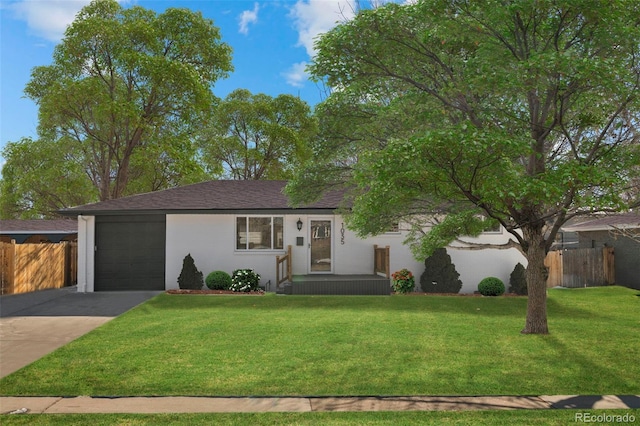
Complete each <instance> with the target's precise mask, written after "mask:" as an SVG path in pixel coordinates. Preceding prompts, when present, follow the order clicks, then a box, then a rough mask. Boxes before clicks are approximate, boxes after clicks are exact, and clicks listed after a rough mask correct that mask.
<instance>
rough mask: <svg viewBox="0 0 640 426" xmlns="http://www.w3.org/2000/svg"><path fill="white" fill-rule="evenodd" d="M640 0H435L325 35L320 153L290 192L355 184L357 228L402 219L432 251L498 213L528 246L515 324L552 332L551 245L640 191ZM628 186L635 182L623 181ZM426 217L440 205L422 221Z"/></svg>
mask: <svg viewBox="0 0 640 426" xmlns="http://www.w3.org/2000/svg"><path fill="white" fill-rule="evenodd" d="M638 17H640V3H637V2H627V1H615V2H611V1H576V0H574V1H560V0H558V1H546V0H541V1H531V0H511V1H506V0H505V1H492V0H467V1H465V0H428V1H418V2H416V3H415V4H409V5H398V4H388V5H386V6H383V7H380V8H378V9H375V10H365V11H360V13H358V15H357V16H356V17H355V18H354V19H353V20H351V21H348V22H345V23H342V24H340V25H338V26H337V27H335V28H334V29H333V30H331V31H329V32H328V33H326V34H325V35H323V36H322V37H321V38H320V39H319V40H318V41H317V44H316V48H317V51H318V54H317V56H316V57H315V59H314V63H313V64H312V65H311V72H312V74H313V75H314V76H315V77H316V78H317V79H318V80H321V81H323V82H325V83H326V84H328V85H329V86H330V87H332V88H334V92H333V94H331V95H330V96H329V98H328V99H327V100H326V101H325V102H324V104H323V105H321V106H320V107H318V109H317V111H318V114H319V116H320V122H321V129H320V132H321V137H320V138H319V139H318V141H317V143H318V146H317V147H316V148H315V149H314V152H315V153H317V154H318V155H316V156H315V157H314V158H312V160H311V161H309V162H308V164H307V166H306V167H305V168H304V169H303V170H302V171H301V172H300V173H299V174H298V175H297V176H296V179H295V180H294V181H293V182H291V183H290V185H289V188H288V191H289V193H290V195H291V196H292V197H293V198H294V201H296V202H298V203H299V202H302V201H308V200H309V199H310V198H313V197H314V196H317V195H318V193H319V192H321V191H322V190H323V189H324V188H327V187H329V186H334V185H337V184H342V185H348V186H349V187H351V188H355V190H354V191H353V197H354V199H353V208H352V214H351V215H350V217H349V218H348V219H349V224H350V226H352V227H353V228H355V229H356V230H357V231H358V232H359V233H360V234H361V235H369V234H376V233H379V232H381V231H384V229H386V228H387V227H388V226H389V224H390V223H392V222H394V221H397V220H398V219H402V218H413V220H414V223H415V218H419V219H422V220H421V221H418V223H415V228H414V230H415V232H414V233H413V234H412V235H411V236H410V240H411V242H412V243H413V246H414V249H415V252H416V253H417V254H419V255H420V256H426V255H428V254H430V253H431V252H433V250H435V249H436V248H438V247H442V246H445V245H447V244H449V243H451V242H453V241H455V240H456V239H457V238H459V237H460V236H462V235H478V234H479V233H480V232H481V231H482V230H483V229H485V227H486V226H487V225H488V223H487V222H486V220H487V219H488V220H489V224H491V225H492V224H495V223H500V224H501V225H502V226H503V227H504V229H506V231H507V232H508V233H510V236H511V240H510V241H509V243H508V244H507V245H505V247H514V246H515V247H517V248H518V249H520V250H521V252H522V253H523V254H524V256H525V257H526V259H527V261H528V266H527V270H526V277H527V282H528V286H529V297H528V307H527V316H526V323H525V327H524V329H523V330H522V332H523V333H540V334H543V333H547V332H548V327H547V315H546V276H547V270H546V268H545V266H544V258H545V255H546V253H547V251H548V250H549V249H550V247H551V245H552V243H553V241H554V239H555V236H556V234H557V232H558V230H559V229H560V227H561V226H562V225H563V224H564V223H565V222H566V221H567V220H568V219H570V218H572V217H575V216H576V215H582V214H589V213H594V212H598V211H622V210H625V209H628V208H630V207H632V206H633V205H637V204H638V199H637V194H638V192H637V188H636V189H635V190H634V189H633V188H631V186H632V185H634V184H636V185H637V183H638V180H637V178H638V174H639V168H640V151H639V145H640V140H639V133H638V125H639V124H640V114H639V111H640V102H639V94H640V19H639V18H638ZM629 194H635V197H634V196H633V195H631V196H629ZM427 218H437V219H439V220H438V221H436V223H435V224H434V225H433V227H431V228H430V232H428V233H426V234H424V235H421V234H420V232H419V231H418V229H422V227H423V226H424V224H425V223H424V221H426V220H427Z"/></svg>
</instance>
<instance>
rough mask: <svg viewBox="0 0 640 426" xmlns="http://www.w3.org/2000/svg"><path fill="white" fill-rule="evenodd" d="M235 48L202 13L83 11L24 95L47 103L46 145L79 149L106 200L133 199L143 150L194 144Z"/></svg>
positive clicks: (106, 5) (106, 1)
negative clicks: (130, 191) (63, 143)
mask: <svg viewBox="0 0 640 426" xmlns="http://www.w3.org/2000/svg"><path fill="white" fill-rule="evenodd" d="M231 69H232V66H231V48H230V47H229V46H228V45H227V44H225V43H222V42H221V41H220V33H219V30H218V28H217V27H216V26H214V25H213V22H212V21H211V20H209V19H205V18H203V17H202V15H201V14H200V13H199V12H192V11H190V10H187V9H174V8H170V9H167V10H166V11H165V12H164V13H162V14H156V13H155V12H153V11H151V10H147V9H144V8H142V7H138V6H134V7H131V8H128V9H125V8H122V7H121V6H120V5H119V4H118V3H117V2H116V1H115V0H95V1H93V2H92V3H90V4H89V5H88V6H86V7H85V8H83V9H82V10H81V11H80V12H79V14H78V16H77V17H76V19H75V21H74V22H73V23H72V24H71V25H70V26H69V28H68V29H67V31H66V32H65V36H64V39H63V40H62V43H61V44H59V45H58V46H56V48H55V51H54V55H53V63H52V64H51V65H49V66H40V67H36V68H34V70H33V72H32V75H31V80H30V82H29V83H28V84H27V87H26V89H25V92H26V94H27V96H28V97H30V98H31V99H33V100H34V101H35V102H36V103H37V104H38V106H39V128H38V131H39V133H40V135H41V137H42V138H46V139H47V140H56V139H60V138H70V139H73V140H75V141H77V142H78V143H79V149H78V155H80V156H81V157H82V158H80V159H78V162H79V163H81V164H83V165H84V166H85V167H86V172H87V174H88V176H89V178H90V180H91V182H92V184H93V185H94V186H95V187H96V188H97V190H98V196H99V199H100V200H106V199H111V198H118V197H121V196H123V195H124V194H126V191H127V185H128V184H129V182H130V180H131V178H132V161H133V158H134V156H135V155H136V153H137V152H138V151H140V150H145V149H147V148H150V147H151V146H153V147H152V148H151V149H152V150H153V151H155V152H156V153H158V152H159V151H162V152H163V154H164V155H165V156H166V155H171V150H167V149H165V148H166V146H164V145H162V143H165V142H166V141H171V142H170V145H171V146H174V147H175V146H177V145H176V144H178V145H180V144H183V145H185V144H186V145H188V144H190V143H191V142H190V138H191V137H192V136H193V128H194V126H195V125H197V124H199V123H200V122H201V121H202V120H203V119H204V117H205V115H204V114H206V113H208V111H210V108H211V105H212V101H213V99H214V97H213V94H212V92H211V86H212V85H213V83H214V82H215V81H216V80H217V79H219V78H221V77H225V76H226V75H227V74H228V72H229V71H231Z"/></svg>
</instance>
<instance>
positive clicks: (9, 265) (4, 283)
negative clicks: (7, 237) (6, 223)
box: [0, 240, 16, 294]
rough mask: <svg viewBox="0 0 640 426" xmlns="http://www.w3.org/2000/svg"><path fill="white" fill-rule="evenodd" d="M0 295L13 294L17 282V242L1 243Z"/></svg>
mask: <svg viewBox="0 0 640 426" xmlns="http://www.w3.org/2000/svg"><path fill="white" fill-rule="evenodd" d="M0 257H1V258H0V267H1V270H0V281H1V283H0V294H13V291H14V288H13V287H14V282H15V270H16V269H15V259H16V240H11V242H10V243H0Z"/></svg>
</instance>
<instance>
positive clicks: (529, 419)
mask: <svg viewBox="0 0 640 426" xmlns="http://www.w3.org/2000/svg"><path fill="white" fill-rule="evenodd" d="M586 412H588V413H590V414H591V415H594V416H601V415H612V416H624V415H625V414H629V416H634V417H635V419H636V421H637V420H638V419H640V410H595V411H594V410H583V411H576V410H531V411H524V410H516V411H462V412H461V411H456V412H451V411H450V412H442V411H427V412H415V411H413V412H364V413H354V412H351V413H238V414H39V415H38V414H35V415H17V416H0V422H1V423H2V424H3V425H6V426H9V425H12V426H13V425H65V426H67V425H69V426H73V425H78V426H85V425H88V424H91V425H96V426H98V425H127V426H137V425H161V424H162V425H165V424H170V425H200V424H215V425H234V426H235V425H317V424H321V425H343V426H348V425H353V426H360V425H399V426H401V425H411V426H412V425H416V424H420V425H441V424H448V425H473V426H476V425H478V426H482V425H490V426H493V425H496V426H500V425H505V426H511V425H524V424H526V425H544V426H547V425H549V426H553V425H558V426H560V425H567V424H572V423H575V416H576V413H586ZM598 424H601V423H598Z"/></svg>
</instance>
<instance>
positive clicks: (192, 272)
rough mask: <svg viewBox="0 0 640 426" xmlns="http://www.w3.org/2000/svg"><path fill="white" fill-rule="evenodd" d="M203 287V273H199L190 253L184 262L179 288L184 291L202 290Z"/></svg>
mask: <svg viewBox="0 0 640 426" xmlns="http://www.w3.org/2000/svg"><path fill="white" fill-rule="evenodd" d="M203 285H204V280H203V279H202V272H200V271H198V268H196V263H195V261H194V260H193V257H191V253H189V254H187V255H186V256H185V257H184V260H183V261H182V271H180V275H179V276H178V286H179V287H180V288H181V289H183V290H202V287H203Z"/></svg>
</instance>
